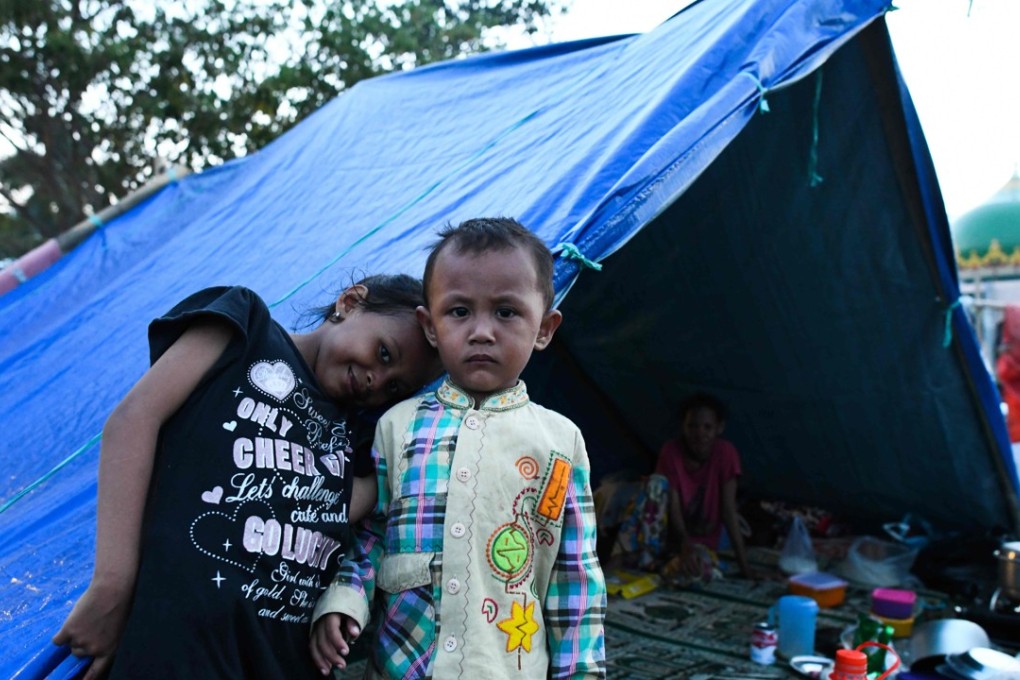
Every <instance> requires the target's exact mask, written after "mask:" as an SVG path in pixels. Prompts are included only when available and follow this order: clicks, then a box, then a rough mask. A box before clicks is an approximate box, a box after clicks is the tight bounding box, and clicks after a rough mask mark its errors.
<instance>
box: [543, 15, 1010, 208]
mask: <svg viewBox="0 0 1020 680" xmlns="http://www.w3.org/2000/svg"><path fill="white" fill-rule="evenodd" d="M687 4H689V0H627V1H626V2H624V1H623V0H573V3H572V6H571V8H570V10H569V11H568V13H567V14H566V15H564V16H562V17H556V18H554V19H551V20H549V21H548V22H547V24H546V30H545V31H543V32H542V35H541V37H540V38H539V40H547V39H550V40H552V41H554V42H562V41H566V40H575V39H580V38H591V37H596V36H602V35H615V34H620V33H643V32H646V31H649V30H651V29H653V28H655V27H656V26H658V25H659V24H660V23H662V22H663V21H665V20H666V19H668V18H669V17H670V16H672V15H673V14H674V13H676V12H677V11H678V10H679V9H681V8H683V7H684V6H686V5H687ZM894 4H895V6H896V7H898V8H899V9H897V10H896V11H893V12H890V13H888V14H887V22H888V25H889V32H890V34H891V35H892V39H893V49H894V50H895V52H896V56H897V59H898V61H899V64H900V69H901V71H902V73H903V77H904V79H905V80H906V82H907V87H908V89H909V90H910V93H911V97H912V98H913V100H914V105H915V107H916V108H917V111H918V116H919V117H920V119H921V126H922V128H923V129H924V134H925V139H926V140H927V141H928V147H929V149H930V150H931V154H932V159H933V160H934V163H935V169H936V173H937V174H938V177H939V185H940V186H941V188H942V195H943V198H944V199H945V202H946V212H947V213H948V214H949V217H950V219H951V220H952V219H953V218H956V217H959V216H960V215H962V214H964V213H966V212H967V211H969V210H971V209H973V208H976V207H977V206H979V205H981V204H982V203H984V202H985V201H986V200H988V199H989V198H990V197H991V196H992V195H993V194H994V193H995V192H996V191H997V190H998V189H999V188H1001V187H1002V185H1004V184H1005V183H1006V182H1007V181H1009V178H1010V177H1011V176H1012V174H1013V172H1014V169H1015V168H1016V166H1017V164H1018V163H1020V0H894Z"/></svg>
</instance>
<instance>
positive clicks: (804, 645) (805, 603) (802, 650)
mask: <svg viewBox="0 0 1020 680" xmlns="http://www.w3.org/2000/svg"><path fill="white" fill-rule="evenodd" d="M769 619H770V620H773V619H775V624H776V627H777V628H778V630H779V648H778V649H777V652H778V653H779V655H780V656H782V657H783V658H785V659H788V660H789V659H792V658H793V657H795V656H802V655H805V654H814V653H815V623H816V622H817V619H818V603H817V602H815V601H814V600H813V599H811V598H810V597H807V596H804V595H783V596H782V597H781V598H779V602H777V603H776V605H775V606H774V607H772V608H770V609H769Z"/></svg>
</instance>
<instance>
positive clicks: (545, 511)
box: [536, 456, 572, 521]
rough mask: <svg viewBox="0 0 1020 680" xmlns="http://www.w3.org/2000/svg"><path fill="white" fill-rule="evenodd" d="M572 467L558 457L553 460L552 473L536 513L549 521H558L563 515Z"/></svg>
mask: <svg viewBox="0 0 1020 680" xmlns="http://www.w3.org/2000/svg"><path fill="white" fill-rule="evenodd" d="M571 469H572V468H571V465H570V463H568V462H567V461H566V460H564V459H563V458H560V457H558V456H556V457H554V458H553V461H552V471H551V472H550V474H549V479H547V480H546V483H545V490H544V491H543V492H542V498H541V499H539V501H538V508H537V509H536V512H537V513H538V514H539V515H541V516H542V517H545V518H547V519H550V520H553V521H556V520H558V519H559V518H560V515H561V514H563V502H564V501H565V500H566V498H567V488H568V487H569V485H570V471H571Z"/></svg>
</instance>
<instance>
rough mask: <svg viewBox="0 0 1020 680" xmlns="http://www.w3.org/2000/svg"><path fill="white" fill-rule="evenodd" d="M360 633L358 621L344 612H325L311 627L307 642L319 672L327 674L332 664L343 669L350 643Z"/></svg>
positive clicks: (345, 666) (349, 650) (345, 664)
mask: <svg viewBox="0 0 1020 680" xmlns="http://www.w3.org/2000/svg"><path fill="white" fill-rule="evenodd" d="M359 635H361V627H360V626H358V622H357V621H355V620H354V619H352V618H351V617H349V616H347V615H346V614H326V615H325V616H323V617H322V618H320V619H319V620H318V621H316V622H315V626H314V627H313V628H312V639H311V642H310V644H309V647H310V648H311V652H312V660H313V661H314V662H315V665H316V667H317V668H318V669H319V672H320V673H322V674H323V675H329V671H330V669H331V668H333V667H334V666H335V667H336V668H339V669H341V670H343V669H344V668H347V659H346V658H344V657H346V656H347V655H348V654H350V652H351V648H350V644H349V643H353V642H354V641H355V640H357V639H358V636H359Z"/></svg>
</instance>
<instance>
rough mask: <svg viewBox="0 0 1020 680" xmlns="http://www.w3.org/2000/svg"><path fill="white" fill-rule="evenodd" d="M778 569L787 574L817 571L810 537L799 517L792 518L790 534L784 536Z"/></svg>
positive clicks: (816, 562)
mask: <svg viewBox="0 0 1020 680" xmlns="http://www.w3.org/2000/svg"><path fill="white" fill-rule="evenodd" d="M779 568H780V569H782V570H783V572H784V573H787V574H804V573H807V572H811V571H818V559H817V558H816V557H815V549H814V547H813V546H812V545H811V535H810V534H808V530H807V527H806V526H805V525H804V520H802V519H801V518H800V515H794V516H793V522H792V523H791V524H790V533H788V534H787V535H786V542H785V543H784V544H783V552H782V553H781V554H780V555H779Z"/></svg>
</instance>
